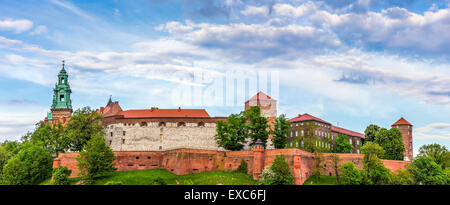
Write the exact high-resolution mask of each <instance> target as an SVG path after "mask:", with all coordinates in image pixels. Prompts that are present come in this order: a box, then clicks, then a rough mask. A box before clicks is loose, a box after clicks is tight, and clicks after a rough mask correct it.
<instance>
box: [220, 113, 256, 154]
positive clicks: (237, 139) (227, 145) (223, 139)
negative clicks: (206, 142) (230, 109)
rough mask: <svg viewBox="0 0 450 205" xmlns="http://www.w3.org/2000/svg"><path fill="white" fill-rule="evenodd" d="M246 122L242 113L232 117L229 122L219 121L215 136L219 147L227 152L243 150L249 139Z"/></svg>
mask: <svg viewBox="0 0 450 205" xmlns="http://www.w3.org/2000/svg"><path fill="white" fill-rule="evenodd" d="M245 122H246V119H245V118H244V117H243V116H242V113H241V114H239V115H236V114H232V115H230V116H229V117H228V119H227V121H221V120H219V121H218V122H217V126H216V131H217V134H216V135H215V136H214V138H215V140H216V142H217V144H218V146H219V147H223V148H224V149H226V150H233V151H236V150H242V148H243V147H244V144H245V140H246V139H247V137H248V129H247V125H246V124H245Z"/></svg>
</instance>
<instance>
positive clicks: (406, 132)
mask: <svg viewBox="0 0 450 205" xmlns="http://www.w3.org/2000/svg"><path fill="white" fill-rule="evenodd" d="M392 127H395V128H397V129H399V130H400V132H401V133H402V141H403V144H405V151H404V152H403V160H404V161H412V160H413V142H412V127H413V125H412V124H411V123H409V122H408V121H406V120H405V119H404V118H403V117H402V118H400V119H399V120H398V121H397V122H395V123H394V124H392Z"/></svg>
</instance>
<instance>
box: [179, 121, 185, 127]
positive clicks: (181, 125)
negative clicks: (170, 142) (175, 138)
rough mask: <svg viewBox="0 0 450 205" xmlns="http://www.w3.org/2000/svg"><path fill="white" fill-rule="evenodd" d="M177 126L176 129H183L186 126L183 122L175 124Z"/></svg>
mask: <svg viewBox="0 0 450 205" xmlns="http://www.w3.org/2000/svg"><path fill="white" fill-rule="evenodd" d="M177 126H178V127H184V126H186V123H185V122H179V123H178V124H177Z"/></svg>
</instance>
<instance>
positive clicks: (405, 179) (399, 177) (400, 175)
mask: <svg viewBox="0 0 450 205" xmlns="http://www.w3.org/2000/svg"><path fill="white" fill-rule="evenodd" d="M392 184H393V185H412V184H414V177H413V175H412V174H411V173H410V172H409V171H408V170H406V169H398V170H397V171H396V173H395V174H394V175H393V178H392Z"/></svg>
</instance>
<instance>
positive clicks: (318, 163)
mask: <svg viewBox="0 0 450 205" xmlns="http://www.w3.org/2000/svg"><path fill="white" fill-rule="evenodd" d="M323 161H324V158H323V157H322V154H320V153H318V152H315V153H314V169H313V176H315V177H316V179H317V180H318V181H319V180H320V174H321V170H322V169H323V167H324V165H323V164H322V162H323Z"/></svg>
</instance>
